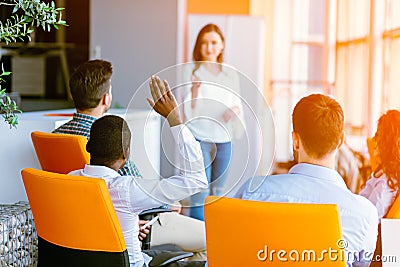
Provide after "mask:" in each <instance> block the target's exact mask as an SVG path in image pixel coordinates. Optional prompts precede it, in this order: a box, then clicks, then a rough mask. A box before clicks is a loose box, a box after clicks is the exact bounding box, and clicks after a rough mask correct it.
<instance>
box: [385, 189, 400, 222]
mask: <svg viewBox="0 0 400 267" xmlns="http://www.w3.org/2000/svg"><path fill="white" fill-rule="evenodd" d="M385 218H387V219H400V195H398V196H397V197H396V199H395V200H394V202H393V204H392V206H391V207H390V209H389V211H388V212H387V213H386V215H385Z"/></svg>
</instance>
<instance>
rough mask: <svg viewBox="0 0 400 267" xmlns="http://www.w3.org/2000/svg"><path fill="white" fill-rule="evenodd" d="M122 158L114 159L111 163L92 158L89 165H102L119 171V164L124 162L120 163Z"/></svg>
mask: <svg viewBox="0 0 400 267" xmlns="http://www.w3.org/2000/svg"><path fill="white" fill-rule="evenodd" d="M122 162H123V160H116V161H115V162H114V163H113V164H105V163H104V162H101V161H97V160H96V159H92V160H91V161H90V165H97V166H104V167H107V168H110V169H113V170H114V171H116V172H117V171H119V169H121V166H123V165H124V164H123V163H122Z"/></svg>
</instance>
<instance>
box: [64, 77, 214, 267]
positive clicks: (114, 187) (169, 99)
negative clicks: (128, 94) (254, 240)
mask: <svg viewBox="0 0 400 267" xmlns="http://www.w3.org/2000/svg"><path fill="white" fill-rule="evenodd" d="M150 88H151V93H152V96H153V100H151V99H148V101H149V103H150V104H151V106H152V107H153V108H154V110H155V111H156V112H158V113H159V114H161V115H162V116H164V117H165V118H166V119H167V121H168V123H169V125H170V127H171V132H172V135H173V136H174V138H175V140H176V142H177V147H178V149H179V153H178V155H179V156H180V158H179V161H180V166H181V167H182V168H181V170H180V173H179V174H177V175H174V176H171V177H169V178H164V179H159V177H145V178H138V177H133V176H120V174H118V172H117V171H118V170H119V169H120V168H121V167H122V166H124V165H125V163H126V161H127V159H128V156H129V153H130V151H129V150H130V141H131V132H130V130H129V127H128V125H127V123H126V122H125V120H124V119H122V118H121V117H118V116H114V115H108V116H103V117H102V118H100V119H98V120H96V121H95V122H94V123H93V125H92V127H91V130H90V140H89V141H88V144H87V151H88V152H89V153H90V165H86V166H85V168H84V169H81V170H76V171H72V172H71V173H70V174H72V175H81V176H89V177H99V178H103V179H104V180H105V181H106V183H107V186H108V189H109V192H110V196H111V200H112V202H113V205H114V208H115V210H116V212H117V215H118V218H119V221H120V223H121V227H122V231H123V234H124V238H125V242H126V245H127V250H128V255H129V261H130V265H131V266H135V267H142V266H148V263H149V262H150V260H151V257H149V256H148V255H146V254H143V253H142V252H141V248H140V241H139V239H138V233H139V224H138V221H139V217H138V214H139V213H140V212H141V211H143V210H146V209H150V208H154V207H158V206H160V205H163V204H171V203H173V202H174V201H179V200H181V199H184V198H186V197H188V196H190V195H193V194H195V193H197V192H199V191H201V190H202V189H204V188H207V177H206V175H205V172H204V165H203V158H202V153H201V149H200V144H199V143H198V142H197V141H196V140H195V139H194V137H193V135H192V134H191V132H190V130H189V129H188V128H186V127H185V126H184V125H182V121H181V118H180V115H179V111H178V109H177V103H176V100H175V98H174V96H173V95H172V93H171V91H170V89H169V86H168V84H167V83H166V82H165V83H164V84H162V83H161V81H160V79H159V78H158V77H152V79H151V83H150ZM149 253H150V252H149ZM204 263H205V262H197V261H186V262H178V263H175V264H174V265H169V266H204Z"/></svg>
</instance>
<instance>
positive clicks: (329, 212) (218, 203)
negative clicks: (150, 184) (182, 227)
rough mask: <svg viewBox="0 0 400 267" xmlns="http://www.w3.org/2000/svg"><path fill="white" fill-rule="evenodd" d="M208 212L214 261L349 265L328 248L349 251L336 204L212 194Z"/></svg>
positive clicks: (215, 266) (213, 265)
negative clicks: (333, 256)
mask: <svg viewBox="0 0 400 267" xmlns="http://www.w3.org/2000/svg"><path fill="white" fill-rule="evenodd" d="M204 214H205V224H206V242H207V259H208V266H209V267H221V266H230V267H235V266H237V267H239V266H252V267H257V266H316V265H318V266H346V262H345V260H340V259H339V260H334V259H330V258H329V256H328V254H323V251H324V250H329V248H332V249H336V250H337V251H338V254H337V255H344V254H345V253H344V251H343V250H342V249H341V248H339V247H338V242H339V240H341V239H342V232H341V226H340V220H339V212H338V208H337V206H336V205H333V204H298V203H271V202H259V201H250V200H241V199H233V198H225V197H222V198H221V197H215V196H210V197H208V198H207V199H206V205H205V211H204ZM339 246H340V244H339ZM281 250H282V252H279V251H281ZM311 250H312V251H311ZM313 252H315V253H316V254H315V256H314V254H313ZM296 253H298V254H296ZM323 255H325V256H323ZM308 257H310V258H308ZM342 259H344V257H342Z"/></svg>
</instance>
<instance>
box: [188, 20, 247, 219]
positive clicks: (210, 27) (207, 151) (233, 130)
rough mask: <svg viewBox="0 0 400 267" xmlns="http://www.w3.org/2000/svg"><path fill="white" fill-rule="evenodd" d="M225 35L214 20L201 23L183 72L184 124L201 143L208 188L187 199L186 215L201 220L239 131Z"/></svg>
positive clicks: (238, 101)
mask: <svg viewBox="0 0 400 267" xmlns="http://www.w3.org/2000/svg"><path fill="white" fill-rule="evenodd" d="M224 48H225V38H224V36H223V34H222V32H221V30H220V28H219V27H218V26H217V25H215V24H207V25H205V26H204V27H203V28H202V29H201V30H200V32H199V33H198V36H197V39H196V43H195V46H194V49H193V61H194V62H193V64H189V69H188V70H190V71H188V72H187V74H186V76H187V77H186V79H185V80H187V81H191V83H190V88H187V89H188V90H187V92H186V97H185V101H184V102H185V103H184V105H183V106H184V113H185V118H186V124H187V126H188V127H189V128H190V130H191V131H192V133H193V135H194V136H195V137H196V139H197V140H198V141H199V142H200V143H201V149H202V152H203V157H204V165H205V168H206V174H207V178H208V182H209V189H207V190H204V191H202V192H200V193H198V194H196V195H194V196H192V197H191V199H190V206H191V208H190V216H191V217H193V218H196V219H199V220H204V214H203V211H204V209H203V204H204V199H205V198H206V197H207V195H210V194H211V195H221V194H222V193H223V188H224V185H225V182H226V179H227V175H228V169H229V164H230V160H231V155H232V138H237V137H240V134H241V133H242V132H243V127H244V124H243V120H242V113H243V112H242V104H241V99H240V96H239V95H240V88H239V76H238V74H237V71H236V70H235V69H233V68H232V67H229V66H227V65H225V64H222V63H223V58H224Z"/></svg>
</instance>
